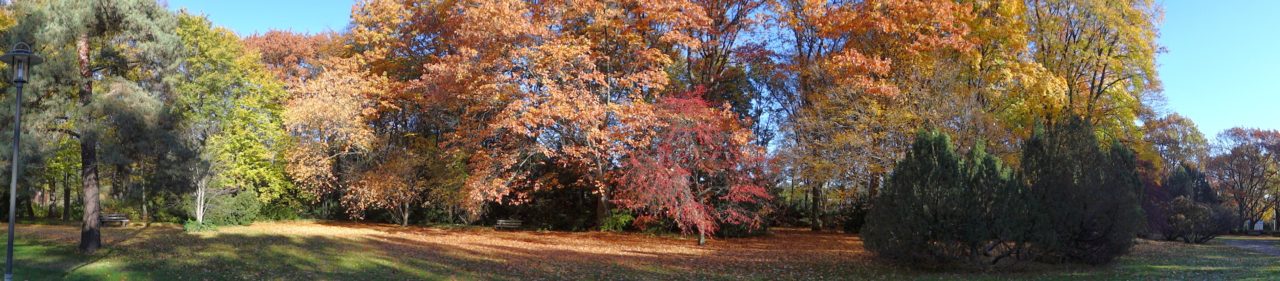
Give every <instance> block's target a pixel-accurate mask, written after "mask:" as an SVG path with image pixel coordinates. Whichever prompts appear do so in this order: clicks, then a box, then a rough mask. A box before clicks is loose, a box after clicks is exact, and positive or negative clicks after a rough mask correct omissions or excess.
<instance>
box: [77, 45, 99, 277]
mask: <svg viewBox="0 0 1280 281" xmlns="http://www.w3.org/2000/svg"><path fill="white" fill-rule="evenodd" d="M76 52H77V53H78V55H79V60H80V79H84V84H81V85H80V93H79V94H80V106H81V107H84V108H88V106H89V102H90V101H92V100H93V97H92V95H93V73H92V71H91V70H90V69H89V34H88V33H81V34H80V38H79V39H77V40H76ZM82 115H84V116H81V120H83V122H84V123H82V124H80V126H81V130H80V178H81V179H82V182H81V186H82V188H83V189H84V192H83V194H82V197H84V222H83V224H81V227H80V252H81V253H85V254H93V253H94V252H96V251H98V248H101V247H102V233H101V232H100V230H99V227H101V225H100V224H99V221H98V212H99V210H98V208H99V206H98V153H97V150H96V149H97V145H98V140H97V137H96V136H94V134H93V133H92V132H89V131H88V130H89V129H88V127H89V126H88V123H90V122H91V120H92V118H91V117H89V116H88V115H87V113H82Z"/></svg>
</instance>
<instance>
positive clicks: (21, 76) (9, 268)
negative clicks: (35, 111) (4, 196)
mask: <svg viewBox="0 0 1280 281" xmlns="http://www.w3.org/2000/svg"><path fill="white" fill-rule="evenodd" d="M0 61H2V62H4V63H6V64H9V67H11V68H12V70H13V77H12V78H13V80H12V81H13V85H14V86H17V87H18V93H17V95H14V100H13V161H12V162H10V164H9V165H11V167H12V169H13V173H12V174H10V176H9V244H8V245H7V246H6V247H5V255H4V281H11V280H13V223H14V221H15V220H16V219H17V216H15V214H16V213H17V207H16V206H17V205H18V197H17V196H16V195H17V193H18V169H19V158H18V157H19V155H18V142H19V141H20V140H21V138H22V85H24V84H27V74H28V72H29V71H30V68H31V66H33V65H37V64H40V63H41V62H44V59H42V58H40V56H37V55H36V54H35V53H33V52H31V46H28V45H27V43H22V42H18V44H15V45H13V49H12V50H9V53H6V54H4V55H3V56H0Z"/></svg>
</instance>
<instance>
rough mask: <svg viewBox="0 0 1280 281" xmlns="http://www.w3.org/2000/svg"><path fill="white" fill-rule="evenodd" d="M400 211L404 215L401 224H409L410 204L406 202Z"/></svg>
mask: <svg viewBox="0 0 1280 281" xmlns="http://www.w3.org/2000/svg"><path fill="white" fill-rule="evenodd" d="M400 213H401V215H402V216H403V217H402V218H401V219H400V226H402V227H403V226H409V204H404V207H403V208H401V209H400Z"/></svg>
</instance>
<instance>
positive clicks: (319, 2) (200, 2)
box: [160, 0, 355, 36]
mask: <svg viewBox="0 0 1280 281" xmlns="http://www.w3.org/2000/svg"><path fill="white" fill-rule="evenodd" d="M160 2H162V3H164V2H168V5H169V6H168V7H169V8H170V9H173V10H178V9H183V8H185V9H187V11H189V12H192V13H194V14H204V15H207V16H209V20H210V21H213V24H215V25H220V26H224V27H227V28H230V29H231V30H234V31H235V32H236V34H239V35H241V36H245V35H252V34H255V33H263V32H266V31H268V30H272V29H281V30H291V31H294V32H302V33H316V32H324V31H329V30H333V31H341V30H343V29H345V28H346V27H347V23H348V22H350V19H351V5H354V4H355V1H354V0H251V1H249V0H167V1H166V0H160Z"/></svg>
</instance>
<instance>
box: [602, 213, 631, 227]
mask: <svg viewBox="0 0 1280 281" xmlns="http://www.w3.org/2000/svg"><path fill="white" fill-rule="evenodd" d="M635 219H636V218H635V217H634V216H632V215H631V212H627V211H621V210H614V211H613V212H610V215H609V217H608V218H605V221H604V225H601V226H600V231H610V232H622V231H625V230H627V228H629V227H631V222H632V221H635Z"/></svg>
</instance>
